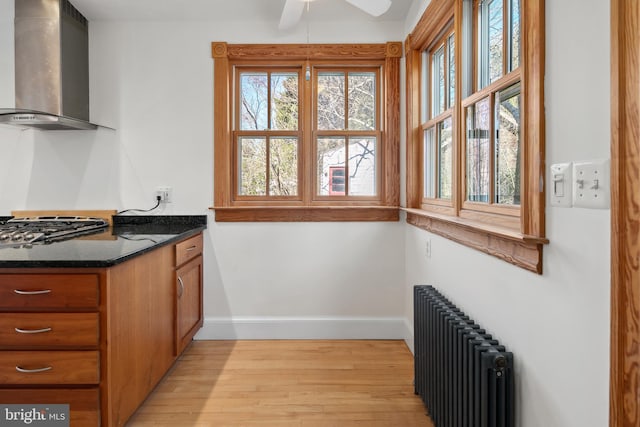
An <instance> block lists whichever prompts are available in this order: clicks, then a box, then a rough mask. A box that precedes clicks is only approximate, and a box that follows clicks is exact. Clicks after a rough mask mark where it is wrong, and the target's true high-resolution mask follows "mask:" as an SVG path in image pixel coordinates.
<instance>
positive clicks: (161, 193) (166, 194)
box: [156, 187, 173, 203]
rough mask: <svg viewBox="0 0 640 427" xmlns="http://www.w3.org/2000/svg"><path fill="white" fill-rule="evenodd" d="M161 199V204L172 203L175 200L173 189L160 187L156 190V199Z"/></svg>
mask: <svg viewBox="0 0 640 427" xmlns="http://www.w3.org/2000/svg"><path fill="white" fill-rule="evenodd" d="M157 197H160V202H161V203H171V201H172V200H173V188H171V187H158V188H156V198H157Z"/></svg>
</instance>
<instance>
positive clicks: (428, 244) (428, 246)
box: [424, 239, 431, 258]
mask: <svg viewBox="0 0 640 427" xmlns="http://www.w3.org/2000/svg"><path fill="white" fill-rule="evenodd" d="M424 249H425V255H426V256H427V258H431V239H427V241H426V243H425V245H424Z"/></svg>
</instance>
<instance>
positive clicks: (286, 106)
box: [234, 68, 301, 198]
mask: <svg viewBox="0 0 640 427" xmlns="http://www.w3.org/2000/svg"><path fill="white" fill-rule="evenodd" d="M236 72H237V80H236V81H237V95H236V99H237V105H236V111H237V113H236V114H237V118H236V121H237V124H236V128H237V129H238V130H237V131H236V132H235V137H234V143H235V147H236V153H237V155H236V159H237V161H236V168H235V170H236V171H237V173H236V182H237V185H236V192H237V196H238V197H240V198H242V197H248V198H255V197H270V198H273V197H280V198H291V197H298V196H299V194H298V188H299V183H298V180H299V174H298V169H299V157H300V154H299V151H300V145H299V143H298V141H299V138H300V133H299V131H298V129H299V127H300V118H299V111H300V102H301V101H300V95H299V81H300V79H299V71H297V70H256V69H251V68H246V69H245V68H238V69H237V70H236Z"/></svg>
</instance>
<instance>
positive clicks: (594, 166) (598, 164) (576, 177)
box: [551, 160, 611, 209]
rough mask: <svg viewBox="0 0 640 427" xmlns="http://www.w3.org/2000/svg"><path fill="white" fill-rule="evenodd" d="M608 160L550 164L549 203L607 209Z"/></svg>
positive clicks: (609, 195)
mask: <svg viewBox="0 0 640 427" xmlns="http://www.w3.org/2000/svg"><path fill="white" fill-rule="evenodd" d="M609 183H610V178H609V160H592V161H584V162H574V163H558V164H554V165H551V184H552V187H551V206H558V207H566V208H570V207H572V206H575V207H580V208H591V209H607V208H609V204H610V200H609V199H610V198H611V189H610V187H609Z"/></svg>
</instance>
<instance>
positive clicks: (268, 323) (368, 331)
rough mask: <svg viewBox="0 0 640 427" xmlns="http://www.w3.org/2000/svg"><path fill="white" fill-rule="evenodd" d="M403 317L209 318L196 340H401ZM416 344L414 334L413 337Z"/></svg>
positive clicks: (404, 336)
mask: <svg viewBox="0 0 640 427" xmlns="http://www.w3.org/2000/svg"><path fill="white" fill-rule="evenodd" d="M407 332H408V331H407V328H406V321H405V319H404V318H403V317H232V318H228V317H207V318H205V319H204V326H203V328H202V329H201V330H200V331H199V332H198V333H197V335H196V336H195V339H197V340H251V339H265V340H267V339H398V340H405V341H407V339H408V335H407ZM410 341H411V343H412V344H413V334H411V340H410Z"/></svg>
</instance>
